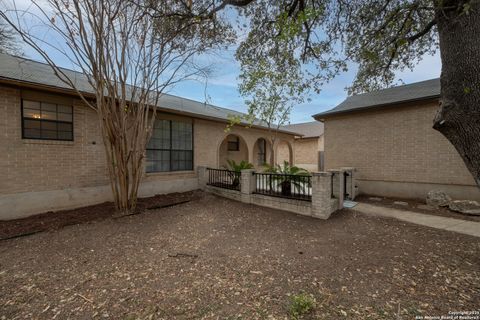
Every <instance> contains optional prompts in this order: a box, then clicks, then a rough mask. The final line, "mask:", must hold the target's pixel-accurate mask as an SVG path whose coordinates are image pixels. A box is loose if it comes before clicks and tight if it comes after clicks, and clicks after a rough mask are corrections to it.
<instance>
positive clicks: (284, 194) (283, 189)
mask: <svg viewBox="0 0 480 320" xmlns="http://www.w3.org/2000/svg"><path fill="white" fill-rule="evenodd" d="M255 181H256V188H255V193H258V194H264V195H268V196H272V197H281V198H288V199H297V200H305V201H311V200H312V176H309V175H291V174H278V173H255Z"/></svg>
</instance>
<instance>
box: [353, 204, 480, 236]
mask: <svg viewBox="0 0 480 320" xmlns="http://www.w3.org/2000/svg"><path fill="white" fill-rule="evenodd" d="M351 210H355V211H359V212H361V213H365V214H370V215H375V216H383V217H390V218H395V219H398V220H402V221H406V222H410V223H415V224H420V225H422V226H427V227H431V228H436V229H442V230H448V231H453V232H458V233H463V234H468V235H471V236H474V237H479V238H480V222H474V221H467V220H461V219H454V218H445V217H439V216H434V215H428V214H422V213H418V212H412V211H406V210H398V209H393V208H385V207H381V206H376V205H372V204H367V203H358V204H357V205H356V206H355V207H354V208H352V209H351Z"/></svg>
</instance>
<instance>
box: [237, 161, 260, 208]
mask: <svg viewBox="0 0 480 320" xmlns="http://www.w3.org/2000/svg"><path fill="white" fill-rule="evenodd" d="M254 173H255V169H245V170H242V177H241V184H240V192H241V197H242V202H246V203H251V199H250V195H251V194H252V193H253V192H255V189H256V185H255V184H256V179H255V175H254Z"/></svg>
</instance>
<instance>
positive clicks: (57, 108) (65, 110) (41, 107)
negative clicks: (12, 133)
mask: <svg viewBox="0 0 480 320" xmlns="http://www.w3.org/2000/svg"><path fill="white" fill-rule="evenodd" d="M22 138H23V139H44V140H66V141H72V140H73V107H72V106H66V105H60V104H55V103H48V102H39V101H31V100H22Z"/></svg>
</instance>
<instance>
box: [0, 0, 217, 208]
mask: <svg viewBox="0 0 480 320" xmlns="http://www.w3.org/2000/svg"><path fill="white" fill-rule="evenodd" d="M32 2H33V6H32V7H31V8H30V9H29V10H28V11H22V10H20V9H18V8H17V7H16V6H15V3H13V4H12V5H11V10H7V11H3V12H1V13H0V16H1V17H2V18H3V19H5V21H7V22H8V23H9V24H10V25H11V26H12V28H13V29H14V30H15V31H16V32H17V33H18V34H19V35H20V37H21V38H22V39H23V40H24V41H25V43H27V44H28V45H29V46H31V47H32V48H34V49H35V50H36V51H37V52H38V53H39V54H40V55H41V56H42V57H43V58H44V59H45V60H46V61H47V63H48V64H49V65H50V66H51V68H52V69H53V71H54V72H55V74H56V75H57V77H58V78H59V79H60V80H61V81H63V82H64V83H66V84H67V85H68V86H70V87H71V88H72V89H74V90H75V91H76V92H77V93H78V95H79V96H80V98H81V99H82V100H83V102H84V103H85V104H86V105H87V106H88V107H90V108H92V109H94V110H95V111H96V112H97V114H98V120H99V123H100V128H101V132H102V136H103V142H104V145H105V151H106V158H107V167H108V172H109V176H110V182H111V188H112V192H113V196H114V200H115V204H116V206H117V209H118V210H119V212H120V213H123V214H126V213H129V212H131V211H133V210H134V209H135V206H136V203H137V194H138V188H139V184H140V181H141V179H142V176H143V174H144V159H145V149H146V145H147V143H148V140H149V138H150V136H151V132H152V127H153V124H154V121H155V116H156V106H157V105H158V103H159V99H160V97H161V95H162V94H163V93H164V92H165V90H167V88H169V87H170V86H172V85H174V84H175V83H178V82H179V81H182V80H185V79H187V78H190V77H192V76H195V75H199V74H200V73H202V72H204V71H205V70H204V69H202V68H199V67H198V66H197V65H195V64H194V63H193V57H194V56H195V55H196V54H199V53H202V52H204V51H205V50H207V49H208V48H211V47H212V46H214V45H215V44H219V43H222V40H221V39H219V38H217V37H216V36H215V35H214V33H213V32H211V33H208V30H209V29H212V27H211V25H210V23H211V22H210V21H209V20H208V19H202V20H201V21H200V20H198V19H197V20H194V19H185V18H183V17H180V18H179V17H176V16H175V15H174V14H170V13H172V12H174V11H173V10H175V9H176V7H175V1H161V2H158V3H155V4H152V3H153V2H152V1H146V2H142V1H125V0H123V1H122V0H103V1H96V0H82V1H80V0H46V1H41V2H40V1H32ZM159 12H160V13H162V15H159V14H158V13H159ZM31 21H35V22H34V23H32V22H31ZM33 25H36V26H38V25H40V26H42V27H44V28H46V29H47V30H48V37H43V36H40V35H38V34H37V33H35V30H36V29H35V28H32V26H33ZM45 39H47V40H45ZM222 39H225V38H222ZM58 43H64V44H65V46H64V47H59V46H58ZM54 51H55V53H57V54H58V53H60V54H62V55H63V56H65V58H66V59H68V61H70V62H71V63H72V64H73V65H74V66H75V68H76V69H77V70H79V71H81V72H83V73H84V74H85V77H86V79H87V81H88V83H89V85H90V87H91V90H87V91H90V94H91V93H93V94H94V97H95V98H94V99H91V98H90V97H89V95H88V92H85V90H84V89H83V88H82V87H81V86H80V84H79V82H78V79H75V78H72V77H71V76H70V73H68V72H65V69H62V68H60V67H59V66H58V65H57V63H56V61H54V60H53V56H52V54H51V53H52V52H54Z"/></svg>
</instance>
